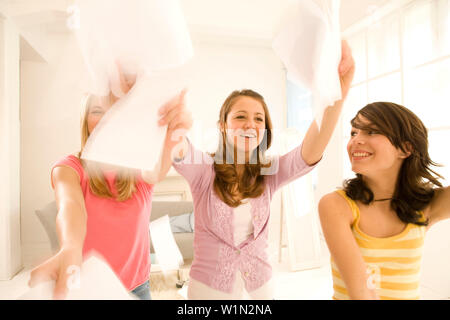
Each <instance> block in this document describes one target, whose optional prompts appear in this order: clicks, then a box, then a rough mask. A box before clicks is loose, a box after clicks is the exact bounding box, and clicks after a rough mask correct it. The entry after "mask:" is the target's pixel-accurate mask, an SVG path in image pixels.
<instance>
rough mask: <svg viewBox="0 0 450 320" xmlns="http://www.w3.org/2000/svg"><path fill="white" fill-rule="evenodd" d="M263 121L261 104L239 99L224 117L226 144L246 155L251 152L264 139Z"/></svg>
mask: <svg viewBox="0 0 450 320" xmlns="http://www.w3.org/2000/svg"><path fill="white" fill-rule="evenodd" d="M265 119H266V113H265V111H264V107H263V105H262V104H261V102H259V101H258V100H256V99H254V98H252V97H248V96H241V97H239V98H238V99H237V100H236V102H235V103H234V104H233V106H232V107H231V110H230V111H229V113H228V115H227V117H226V122H225V126H226V127H225V129H226V130H225V131H226V135H227V140H228V142H229V143H230V144H231V145H233V146H235V147H236V148H237V149H238V150H240V151H245V153H246V154H247V153H249V152H252V151H253V150H255V149H256V148H257V147H258V145H259V144H260V143H261V142H262V140H263V138H264V129H265V128H266V121H265Z"/></svg>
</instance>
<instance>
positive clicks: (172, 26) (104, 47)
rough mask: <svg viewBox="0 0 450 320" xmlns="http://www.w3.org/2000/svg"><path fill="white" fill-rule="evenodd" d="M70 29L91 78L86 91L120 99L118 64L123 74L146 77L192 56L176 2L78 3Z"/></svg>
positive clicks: (120, 0) (98, 0)
mask: <svg viewBox="0 0 450 320" xmlns="http://www.w3.org/2000/svg"><path fill="white" fill-rule="evenodd" d="M75 4H76V6H77V15H76V17H75V18H77V19H78V20H79V21H77V23H76V25H77V27H76V28H75V29H74V31H75V34H76V36H77V39H78V43H79V46H80V49H81V52H82V54H83V57H84V60H85V62H86V66H87V68H88V71H89V74H90V76H91V79H90V80H91V83H90V85H89V86H88V88H87V91H88V92H90V93H92V94H95V95H100V96H105V95H107V94H108V93H109V91H110V90H111V91H112V92H113V93H114V94H115V95H116V96H118V97H121V96H122V94H121V90H120V88H119V85H118V84H119V81H118V79H119V75H118V69H117V63H118V64H119V65H120V67H121V69H122V71H123V72H124V73H125V74H135V75H136V74H137V75H142V74H143V75H147V74H150V73H153V72H155V71H161V70H166V69H170V68H175V67H178V66H181V65H183V64H184V63H185V62H186V61H188V60H189V59H190V58H191V57H192V56H193V47H192V42H191V38H190V35H189V31H188V28H187V24H186V21H185V18H184V16H183V12H182V10H181V5H180V3H179V0H127V1H123V0H76V1H75Z"/></svg>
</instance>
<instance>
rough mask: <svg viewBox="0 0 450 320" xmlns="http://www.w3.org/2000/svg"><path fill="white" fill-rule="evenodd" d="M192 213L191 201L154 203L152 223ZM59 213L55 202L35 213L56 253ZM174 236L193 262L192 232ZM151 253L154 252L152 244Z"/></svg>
mask: <svg viewBox="0 0 450 320" xmlns="http://www.w3.org/2000/svg"><path fill="white" fill-rule="evenodd" d="M192 211H193V203H192V202H191V201H153V202H152V213H151V216H150V221H152V220H155V219H158V218H159V217H162V216H164V215H166V214H167V215H168V216H169V218H170V217H174V216H178V215H182V214H186V213H192ZM57 212H58V211H57V208H56V203H55V202H54V201H53V202H51V203H49V204H47V205H46V206H45V207H44V208H42V209H39V210H36V211H35V213H36V215H37V217H38V218H39V220H40V222H41V223H42V226H43V227H44V229H45V231H46V233H47V236H48V238H49V240H50V246H51V249H52V251H53V252H54V253H56V252H57V251H58V249H59V243H58V236H57V233H56V215H57ZM173 235H174V238H175V241H176V243H177V245H178V248H179V249H180V252H181V254H182V256H183V259H184V260H185V261H186V260H192V258H193V241H194V234H193V233H192V232H177V233H174V234H173ZM150 252H153V246H152V245H151V243H150Z"/></svg>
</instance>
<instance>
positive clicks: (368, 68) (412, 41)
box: [342, 0, 450, 183]
mask: <svg viewBox="0 0 450 320" xmlns="http://www.w3.org/2000/svg"><path fill="white" fill-rule="evenodd" d="M347 39H348V42H349V44H350V46H351V47H352V52H353V56H354V58H355V63H356V70H357V71H356V74H355V79H354V81H353V86H352V89H351V90H350V93H349V96H348V98H347V101H346V103H345V108H344V114H343V126H342V128H343V129H342V130H343V132H342V137H343V147H344V148H346V145H347V142H348V139H349V135H350V124H349V121H350V119H352V118H353V117H354V116H355V114H356V112H357V111H358V110H359V109H361V108H362V107H364V106H365V105H366V104H367V103H369V102H375V101H390V102H395V103H399V104H401V105H404V106H405V107H407V108H409V109H411V110H412V111H413V112H414V113H415V114H417V116H419V117H420V119H421V120H422V121H423V123H424V124H425V126H426V127H427V128H428V130H429V137H428V139H429V145H430V147H429V153H430V156H431V159H432V160H433V161H435V162H437V163H440V164H442V165H444V167H443V168H439V167H436V168H434V169H435V171H437V172H438V173H440V174H441V175H443V176H444V177H445V178H446V181H445V182H444V183H448V181H449V180H450V151H449V150H448V148H446V147H444V146H447V145H448V141H449V140H450V106H449V101H450V89H449V88H450V0H416V1H412V2H410V3H409V4H407V5H406V6H404V7H401V8H398V9H397V10H396V11H395V12H391V13H390V14H388V15H387V16H385V17H382V18H381V19H380V20H379V21H377V22H375V23H373V24H371V25H370V26H368V27H365V28H363V29H359V30H357V31H355V32H354V33H353V34H351V35H349V36H348V37H347ZM344 158H345V159H344V177H343V178H344V179H348V178H351V177H353V176H354V173H353V172H352V171H351V168H350V163H349V160H348V156H347V154H346V152H344Z"/></svg>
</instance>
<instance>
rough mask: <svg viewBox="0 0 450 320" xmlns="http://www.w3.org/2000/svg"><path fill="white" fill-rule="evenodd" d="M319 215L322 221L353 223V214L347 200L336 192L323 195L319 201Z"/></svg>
mask: <svg viewBox="0 0 450 320" xmlns="http://www.w3.org/2000/svg"><path fill="white" fill-rule="evenodd" d="M319 215H320V217H321V218H323V219H331V220H333V221H336V220H340V221H347V222H348V223H349V224H352V223H353V213H352V209H351V207H350V205H349V204H348V202H347V200H345V198H344V197H342V196H341V195H340V194H338V193H337V192H330V193H327V194H326V195H324V196H323V197H322V198H321V199H320V201H319Z"/></svg>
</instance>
